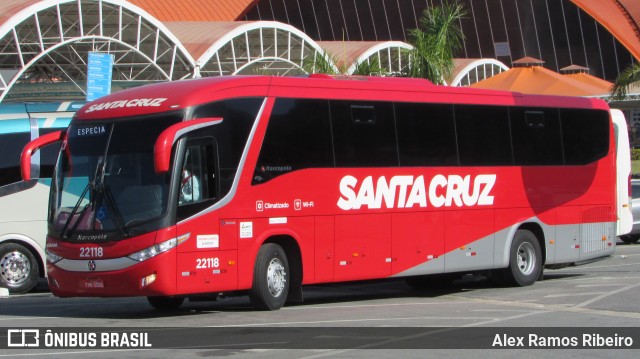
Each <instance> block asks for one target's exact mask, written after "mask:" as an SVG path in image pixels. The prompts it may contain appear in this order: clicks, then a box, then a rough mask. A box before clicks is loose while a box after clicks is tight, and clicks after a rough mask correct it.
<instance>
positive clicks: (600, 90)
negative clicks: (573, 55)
mask: <svg viewBox="0 0 640 359" xmlns="http://www.w3.org/2000/svg"><path fill="white" fill-rule="evenodd" d="M576 75H579V74H576ZM584 75H586V74H584ZM587 76H589V75H587ZM592 77H593V76H592ZM603 81H604V80H603ZM470 87H476V88H483V89H493V90H504V91H516V92H522V93H528V94H539V95H565V96H598V95H604V94H607V93H608V92H609V89H610V87H611V85H608V87H604V86H602V85H597V84H595V83H589V82H585V81H580V80H578V79H575V78H572V77H569V75H561V74H559V73H557V72H554V71H551V70H549V69H546V68H544V67H542V66H527V67H514V68H512V69H510V70H508V71H505V72H502V73H500V74H498V75H495V76H493V77H490V78H488V79H486V80H482V81H479V82H476V83H474V84H472V85H470Z"/></svg>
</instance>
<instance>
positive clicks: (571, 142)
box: [560, 109, 609, 165]
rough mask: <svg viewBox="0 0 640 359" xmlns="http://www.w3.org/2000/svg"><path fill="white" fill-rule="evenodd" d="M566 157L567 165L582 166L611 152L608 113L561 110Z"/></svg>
mask: <svg viewBox="0 0 640 359" xmlns="http://www.w3.org/2000/svg"><path fill="white" fill-rule="evenodd" d="M560 118H561V121H562V136H563V143H564V156H565V161H566V164H567V165H582V164H587V163H591V162H594V161H596V160H599V159H600V158H602V157H604V156H605V155H606V154H607V152H608V151H609V113H608V112H607V111H593V110H574V109H561V110H560Z"/></svg>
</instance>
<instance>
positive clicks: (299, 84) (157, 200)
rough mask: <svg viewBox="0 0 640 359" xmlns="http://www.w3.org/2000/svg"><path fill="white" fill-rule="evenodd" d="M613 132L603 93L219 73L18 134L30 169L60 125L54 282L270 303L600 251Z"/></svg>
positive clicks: (526, 277) (608, 227)
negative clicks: (315, 291) (599, 96)
mask: <svg viewBox="0 0 640 359" xmlns="http://www.w3.org/2000/svg"><path fill="white" fill-rule="evenodd" d="M614 132H615V131H614V126H613V122H612V119H611V113H610V111H609V109H608V107H607V105H606V103H605V102H603V101H600V100H596V99H587V98H569V97H549V96H525V95H522V94H517V93H507V92H493V91H485V90H475V89H468V88H454V87H442V86H435V85H433V84H431V83H429V82H427V81H425V80H419V79H404V78H402V79H400V78H358V77H355V78H339V77H336V78H331V77H325V76H311V77H310V78H293V77H266V76H249V77H220V78H207V79H197V80H187V81H178V82H169V83H163V84H157V85H150V86H145V87H140V88H135V89H131V90H126V91H121V92H118V93H114V94H112V95H109V96H106V97H104V98H101V99H99V100H96V101H94V102H91V103H88V104H87V105H85V106H84V107H83V108H82V109H81V110H79V111H78V112H77V113H76V115H75V117H74V118H73V120H72V122H71V123H70V125H69V127H68V129H67V130H66V131H64V132H59V133H53V134H50V135H48V137H46V138H40V139H39V140H36V141H34V142H32V143H30V144H29V145H27V147H26V148H25V150H24V151H23V163H24V164H25V166H24V167H23V177H24V178H25V179H29V178H30V173H29V166H28V165H26V164H28V163H30V159H29V158H30V156H31V154H32V153H34V151H36V150H37V149H38V148H40V147H41V146H43V145H45V144H46V143H51V142H55V141H62V145H61V150H60V156H59V159H58V163H57V165H56V169H55V174H54V176H53V181H52V185H51V196H50V204H49V206H50V207H49V217H48V237H47V244H46V246H47V248H46V249H47V262H48V263H47V270H48V279H49V285H50V288H51V291H52V292H53V294H55V295H56V296H60V297H69V296H97V297H109V296H147V297H148V298H149V302H150V303H151V305H153V306H154V307H156V308H177V307H178V306H180V305H181V304H182V302H183V300H184V298H196V297H199V296H200V297H206V296H209V295H217V294H227V293H230V294H233V293H236V294H248V295H249V296H250V298H251V300H252V303H253V305H254V306H255V307H256V308H259V309H268V310H274V309H279V308H280V307H282V306H283V305H284V304H285V302H286V301H291V302H293V301H300V300H302V286H303V285H307V284H314V283H328V282H343V281H356V280H358V281H359V280H368V279H376V278H390V277H407V279H408V282H409V283H410V284H411V285H414V286H428V285H429V284H430V283H431V281H430V279H431V278H442V275H446V276H447V277H446V278H449V276H450V275H452V274H460V273H469V272H477V271H485V272H486V273H490V274H491V275H492V276H493V277H495V278H500V279H501V280H503V281H506V282H508V283H511V284H513V285H518V286H526V285H531V284H533V283H534V282H535V281H536V280H538V279H539V278H541V277H542V273H543V268H544V267H545V266H546V267H558V266H561V265H566V264H569V263H576V262H582V261H587V260H592V259H596V258H599V257H603V256H608V255H610V254H612V253H613V252H614V250H615V244H616V236H617V235H619V234H620V233H616V224H617V220H618V217H617V216H618V213H617V212H618V209H617V205H618V202H619V201H620V199H618V198H617V196H616V189H617V187H616V186H617V184H616V183H617V180H616V176H617V174H616V146H615V137H614ZM625 135H626V133H625ZM627 151H628V148H627ZM626 179H627V178H626V177H625V181H622V182H623V183H626ZM624 192H625V193H624V195H623V196H622V197H625V196H627V194H628V192H627V190H626V189H625V190H624ZM626 210H628V207H627V208H626ZM434 275H435V277H433V276H434ZM437 275H440V277H438V276H437Z"/></svg>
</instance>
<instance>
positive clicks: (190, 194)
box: [178, 151, 200, 204]
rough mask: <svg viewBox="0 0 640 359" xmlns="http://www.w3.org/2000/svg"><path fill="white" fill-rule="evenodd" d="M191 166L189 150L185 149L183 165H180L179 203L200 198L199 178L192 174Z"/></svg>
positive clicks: (195, 200)
mask: <svg viewBox="0 0 640 359" xmlns="http://www.w3.org/2000/svg"><path fill="white" fill-rule="evenodd" d="M192 166H193V163H190V161H189V151H187V154H186V156H185V159H184V166H183V167H182V177H181V179H180V180H181V183H180V199H179V201H178V203H179V204H186V203H191V202H197V201H199V200H200V179H198V176H196V175H194V171H193V169H192Z"/></svg>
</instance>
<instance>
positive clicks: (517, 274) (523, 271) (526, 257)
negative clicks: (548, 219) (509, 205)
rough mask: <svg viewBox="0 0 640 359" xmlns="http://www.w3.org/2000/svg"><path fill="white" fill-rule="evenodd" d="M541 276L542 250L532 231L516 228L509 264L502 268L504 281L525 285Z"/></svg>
mask: <svg viewBox="0 0 640 359" xmlns="http://www.w3.org/2000/svg"><path fill="white" fill-rule="evenodd" d="M541 276H542V251H541V250H540V243H539V242H538V239H537V238H536V235H535V234H533V232H531V231H528V230H518V231H516V234H515V236H514V238H513V242H511V248H510V250H509V266H508V267H507V268H505V269H503V270H502V278H503V279H504V281H505V283H506V284H508V285H512V286H518V287H525V286H528V285H532V284H533V283H535V282H536V280H538V278H540V277H541Z"/></svg>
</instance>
